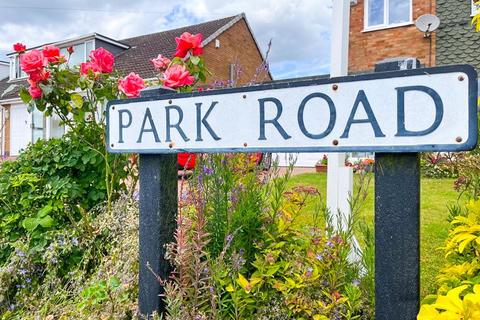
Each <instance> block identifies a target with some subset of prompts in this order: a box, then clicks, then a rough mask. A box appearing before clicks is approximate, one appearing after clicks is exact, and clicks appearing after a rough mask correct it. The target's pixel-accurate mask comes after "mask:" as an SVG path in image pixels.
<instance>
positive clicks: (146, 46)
mask: <svg viewBox="0 0 480 320" xmlns="http://www.w3.org/2000/svg"><path fill="white" fill-rule="evenodd" d="M236 18H238V16H232V17H227V18H223V19H219V20H214V21H208V22H205V23H201V24H197V25H193V26H187V27H182V28H178V29H173V30H167V31H163V32H158V33H152V34H147V35H143V36H139V37H134V38H129V39H123V40H120V42H122V43H125V44H128V45H130V46H131V48H130V49H128V50H126V51H124V52H122V53H121V54H119V55H118V56H117V58H116V64H115V65H116V67H117V69H119V70H120V71H123V72H124V73H126V72H135V73H137V74H139V75H140V76H141V77H143V78H153V77H154V76H155V70H154V69H153V65H152V63H151V62H150V59H153V58H156V57H157V56H158V54H162V55H165V56H167V57H172V56H173V55H174V53H175V48H176V43H175V37H178V36H180V35H181V34H182V33H183V32H190V33H192V34H196V33H201V34H203V39H204V40H205V39H207V38H208V37H210V36H211V35H212V34H214V33H215V32H217V31H218V30H219V29H221V28H222V27H224V26H225V25H227V24H228V23H229V22H231V21H232V20H234V19H236Z"/></svg>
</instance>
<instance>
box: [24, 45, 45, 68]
mask: <svg viewBox="0 0 480 320" xmlns="http://www.w3.org/2000/svg"><path fill="white" fill-rule="evenodd" d="M46 65H47V59H46V58H45V57H44V56H43V52H42V51H40V50H36V49H34V50H32V51H29V52H27V53H24V54H22V55H21V56H20V66H21V68H22V70H23V71H25V72H26V73H32V72H37V71H40V70H42V69H43V68H44V67H45V66H46Z"/></svg>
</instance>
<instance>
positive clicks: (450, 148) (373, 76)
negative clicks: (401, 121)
mask: <svg viewBox="0 0 480 320" xmlns="http://www.w3.org/2000/svg"><path fill="white" fill-rule="evenodd" d="M453 72H463V73H465V74H466V75H467V79H465V80H467V81H469V83H468V101H469V106H468V112H469V114H468V118H469V124H468V126H469V128H468V139H467V140H465V142H463V143H459V144H436V145H431V144H425V145H417V146H409V145H399V146H391V147H388V146H378V147H375V146H364V147H352V146H346V147H343V146H334V145H332V146H328V147H325V146H318V147H284V148H283V147H282V148H273V147H272V148H269V147H255V148H251V147H243V148H242V147H238V148H208V149H204V148H185V149H148V150H143V149H122V150H118V149H112V148H111V146H110V134H109V130H108V128H109V120H110V119H109V115H110V114H109V110H110V106H111V105H119V104H130V103H135V102H143V101H162V100H170V99H181V98H191V97H202V96H215V95H221V94H230V93H244V92H245V93H247V92H253V91H262V90H275V89H285V88H296V87H308V86H315V85H325V84H335V83H345V82H357V81H368V80H379V79H391V78H401V77H409V76H416V75H429V74H445V73H453ZM477 103H478V82H477V72H476V71H475V69H474V68H473V67H472V66H471V65H467V64H461V65H451V66H442V67H433V68H420V69H411V70H401V71H389V72H378V73H367V74H359V75H351V76H344V77H334V78H321V79H314V80H295V79H292V80H290V81H285V82H278V83H275V82H272V83H265V84H259V85H255V86H250V87H237V88H227V89H218V90H217V89H216V90H206V91H202V92H189V93H168V94H159V95H152V96H147V97H140V98H132V99H119V100H111V101H109V102H108V103H107V108H106V110H105V112H106V130H107V137H106V144H107V151H108V152H110V153H140V154H175V153H181V152H190V153H239V152H247V153H248V152H252V153H253V152H273V153H299V152H325V153H335V152H388V153H405V152H438V151H445V152H456V151H465V150H471V149H474V148H475V146H476V145H477V139H478V120H477Z"/></svg>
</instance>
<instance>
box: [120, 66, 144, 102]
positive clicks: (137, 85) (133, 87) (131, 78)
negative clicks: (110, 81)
mask: <svg viewBox="0 0 480 320" xmlns="http://www.w3.org/2000/svg"><path fill="white" fill-rule="evenodd" d="M143 88H145V81H144V80H143V79H142V78H141V77H140V76H139V75H138V74H136V73H134V72H131V73H130V74H129V75H128V76H126V77H125V78H123V79H120V80H118V89H119V90H120V91H121V92H123V93H125V95H126V96H127V97H129V98H135V97H138V96H139V95H140V90H142V89H143Z"/></svg>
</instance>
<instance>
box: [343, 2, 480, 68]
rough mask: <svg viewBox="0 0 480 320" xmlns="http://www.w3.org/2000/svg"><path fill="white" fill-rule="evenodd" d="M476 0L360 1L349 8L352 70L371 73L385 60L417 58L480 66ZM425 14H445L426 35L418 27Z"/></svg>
mask: <svg viewBox="0 0 480 320" xmlns="http://www.w3.org/2000/svg"><path fill="white" fill-rule="evenodd" d="M475 2H476V0H357V1H354V3H353V4H352V5H351V11H350V46H349V72H350V73H364V72H372V71H373V69H374V65H375V63H377V62H379V61H382V60H386V59H390V60H393V59H399V58H405V57H414V58H417V59H418V60H420V63H421V65H422V66H426V67H429V66H432V67H434V66H443V65H449V64H464V63H466V64H471V65H473V66H474V67H475V68H477V69H478V68H479V67H480V59H478V46H479V43H480V33H478V32H476V31H475V28H474V27H473V26H472V24H471V20H472V17H473V16H474V14H475V12H476V11H477V9H479V7H480V6H479V5H476V4H475ZM424 14H434V15H437V16H438V18H439V19H440V26H439V28H438V29H437V30H436V31H435V32H433V33H431V34H430V36H425V35H424V33H423V32H421V31H419V30H418V29H417V28H416V26H415V21H416V20H417V19H418V18H419V17H420V16H421V15H424Z"/></svg>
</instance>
